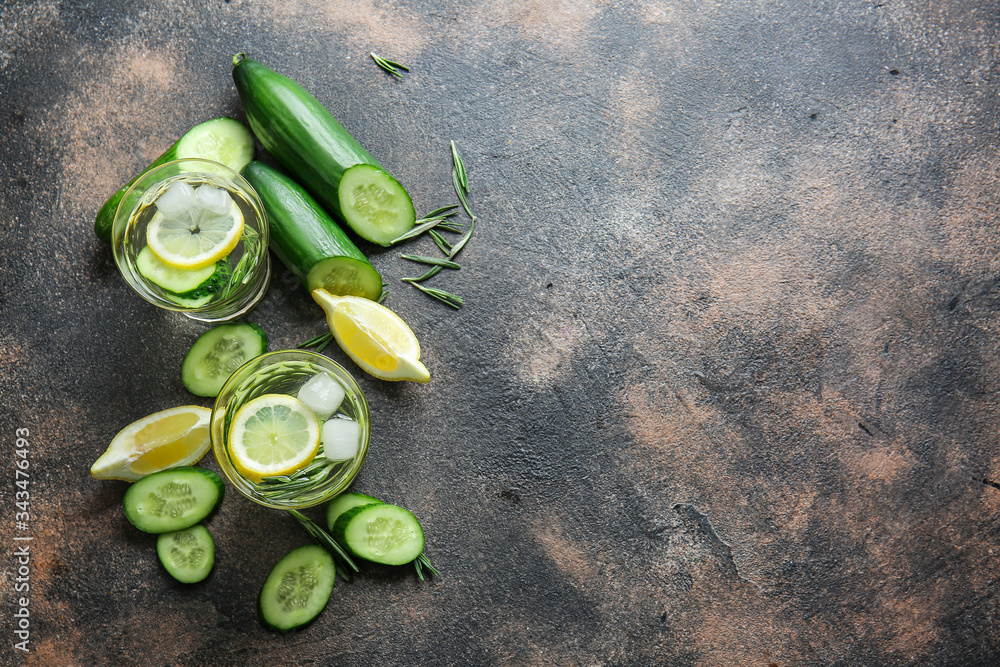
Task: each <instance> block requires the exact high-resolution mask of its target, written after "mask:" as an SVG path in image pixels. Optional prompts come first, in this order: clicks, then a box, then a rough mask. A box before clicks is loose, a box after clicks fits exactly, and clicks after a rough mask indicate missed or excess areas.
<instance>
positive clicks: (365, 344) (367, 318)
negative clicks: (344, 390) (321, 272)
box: [312, 288, 431, 382]
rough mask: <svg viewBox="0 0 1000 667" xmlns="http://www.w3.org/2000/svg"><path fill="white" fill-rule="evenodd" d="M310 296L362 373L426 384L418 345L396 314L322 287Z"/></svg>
mask: <svg viewBox="0 0 1000 667" xmlns="http://www.w3.org/2000/svg"><path fill="white" fill-rule="evenodd" d="M312 297H313V299H314V300H315V301H316V303H318V304H319V305H320V306H321V307H322V308H323V310H324V311H326V321H327V324H329V325H330V331H332V332H333V337H334V338H336V339H337V343H338V344H339V345H340V347H341V348H343V350H344V352H346V353H347V356H349V357H350V358H351V359H353V360H354V363H356V364H357V365H358V366H360V367H361V368H362V369H363V370H364V371H365V372H367V373H370V374H371V375H374V376H375V377H377V378H379V379H381V380H412V381H413V382H427V381H428V380H430V379H431V374H430V371H428V370H427V367H426V366H424V365H423V364H422V363H420V343H419V342H418V341H417V337H416V336H414V335H413V332H412V331H411V330H410V327H408V326H406V322H404V321H403V320H402V319H401V318H400V317H399V315H397V314H396V313H394V312H392V311H391V310H389V309H388V308H386V307H385V306H383V305H381V304H378V303H375V302H374V301H371V300H369V299H363V298H361V297H359V296H334V295H332V294H330V293H329V292H327V291H326V290H325V289H323V288H319V289H315V290H313V292H312Z"/></svg>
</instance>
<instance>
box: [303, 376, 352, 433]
mask: <svg viewBox="0 0 1000 667" xmlns="http://www.w3.org/2000/svg"><path fill="white" fill-rule="evenodd" d="M298 399H299V400H300V401H302V402H303V403H305V404H306V406H308V407H309V409H310V410H312V411H313V412H315V413H316V418H317V419H319V420H320V421H323V420H324V419H329V418H330V415H332V414H333V413H334V412H336V411H337V408H339V407H340V404H341V403H342V402H343V401H344V387H343V386H341V384H340V383H339V382H337V381H336V380H335V379H333V378H332V377H331V376H330V374H329V373H327V372H326V371H320V372H319V373H316V375H314V376H312V377H311V378H309V380H308V381H307V382H306V383H305V384H304V385H302V387H300V388H299V393H298Z"/></svg>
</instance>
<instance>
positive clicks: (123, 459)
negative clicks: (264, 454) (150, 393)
mask: <svg viewBox="0 0 1000 667" xmlns="http://www.w3.org/2000/svg"><path fill="white" fill-rule="evenodd" d="M211 416H212V411H211V410H209V409H208V408H202V407H199V406H197V405H182V406H180V407H177V408H170V409H169V410H163V411H161V412H156V413H154V414H151V415H149V416H148V417H143V418H142V419H140V420H138V421H136V422H133V423H131V424H129V425H128V426H126V427H125V428H124V429H122V430H121V431H120V432H119V433H118V435H116V436H115V437H114V439H113V440H112V441H111V444H110V445H109V446H108V449H107V451H105V452H104V453H103V454H102V455H101V457H100V458H99V459H97V461H95V462H94V465H92V466H91V467H90V474H91V475H93V476H94V477H96V478H97V479H123V480H126V481H129V482H134V481H135V480H137V479H142V478H143V477H145V476H146V475H151V474H153V473H154V472H159V471H161V470H166V469H167V468H173V467H175V466H186V465H192V464H194V463H197V462H198V461H199V460H200V459H201V457H202V456H204V455H205V452H207V451H208V448H209V446H210V445H211V444H212V441H211V437H210V436H209V430H208V425H209V421H210V418H211Z"/></svg>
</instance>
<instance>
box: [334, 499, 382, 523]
mask: <svg viewBox="0 0 1000 667" xmlns="http://www.w3.org/2000/svg"><path fill="white" fill-rule="evenodd" d="M381 504H382V501H381V500H379V499H378V498H375V497H374V496H366V495H365V494H363V493H354V492H350V493H342V494H340V495H339V496H337V497H336V498H334V499H333V500H331V501H330V504H329V505H327V506H326V526H327V528H329V529H330V530H333V524H335V523H336V522H337V519H339V518H340V515H341V514H343V513H344V512H346V511H347V510H349V509H353V508H355V507H361V506H364V505H381Z"/></svg>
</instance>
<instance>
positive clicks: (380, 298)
mask: <svg viewBox="0 0 1000 667" xmlns="http://www.w3.org/2000/svg"><path fill="white" fill-rule="evenodd" d="M387 296H389V290H388V288H387V287H386V286H385V285H382V296H380V297H379V298H378V301H376V302H375V303H382V302H383V301H385V297H387Z"/></svg>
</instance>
